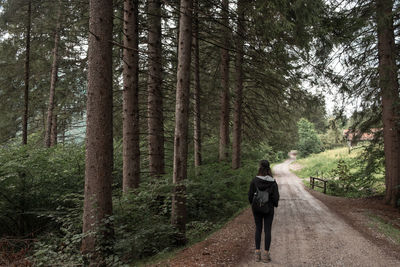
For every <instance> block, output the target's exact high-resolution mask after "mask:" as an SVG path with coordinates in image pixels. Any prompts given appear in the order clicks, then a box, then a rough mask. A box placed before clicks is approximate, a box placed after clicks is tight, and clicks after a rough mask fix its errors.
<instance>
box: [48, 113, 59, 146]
mask: <svg viewBox="0 0 400 267" xmlns="http://www.w3.org/2000/svg"><path fill="white" fill-rule="evenodd" d="M57 134H58V132H57V113H53V118H52V122H51V136H50V146H55V145H57Z"/></svg>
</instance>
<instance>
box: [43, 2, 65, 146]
mask: <svg viewBox="0 0 400 267" xmlns="http://www.w3.org/2000/svg"><path fill="white" fill-rule="evenodd" d="M57 13H58V15H57V25H56V32H55V35H54V48H53V64H52V65H51V78H50V93H49V106H48V109H47V124H46V134H45V138H44V143H45V146H46V147H50V146H51V129H52V123H53V111H54V106H55V102H54V98H55V92H56V82H57V76H58V44H59V42H60V28H61V22H60V17H61V2H60V1H59V2H58V11H57Z"/></svg>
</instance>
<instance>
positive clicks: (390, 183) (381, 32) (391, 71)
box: [376, 0, 400, 206]
mask: <svg viewBox="0 0 400 267" xmlns="http://www.w3.org/2000/svg"><path fill="white" fill-rule="evenodd" d="M376 8H377V14H376V17H377V25H378V56H379V67H378V69H379V86H380V88H381V97H382V113H383V139H384V151H385V182H386V195H385V201H386V203H388V204H390V205H392V206H396V204H397V201H398V200H399V199H400V128H399V126H398V123H399V108H398V104H399V83H398V79H397V66H396V47H395V41H394V29H393V13H392V8H393V1H392V0H376Z"/></svg>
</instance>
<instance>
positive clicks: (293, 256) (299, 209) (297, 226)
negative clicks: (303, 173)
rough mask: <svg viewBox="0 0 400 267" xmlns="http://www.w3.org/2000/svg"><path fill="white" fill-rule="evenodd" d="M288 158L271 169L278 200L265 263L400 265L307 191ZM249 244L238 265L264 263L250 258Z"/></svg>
mask: <svg viewBox="0 0 400 267" xmlns="http://www.w3.org/2000/svg"><path fill="white" fill-rule="evenodd" d="M292 161H293V159H291V160H287V161H285V162H284V163H282V164H279V165H277V166H275V168H274V176H275V178H276V180H277V182H278V185H279V192H280V195H281V199H280V201H279V207H278V208H277V209H276V210H275V219H274V222H273V226H272V242H271V250H270V251H271V257H272V262H271V263H269V264H268V265H269V266H400V261H398V260H397V259H395V258H392V257H390V256H388V255H386V253H385V252H384V251H383V250H382V249H381V248H380V247H378V246H377V245H375V244H373V243H371V242H370V241H369V240H367V239H366V238H365V237H364V236H363V235H362V234H361V233H359V232H358V231H356V230H355V229H353V228H352V227H351V226H349V225H348V224H347V223H345V221H344V220H343V219H342V218H340V217H338V216H337V215H336V214H335V213H333V212H332V211H331V210H329V209H328V208H327V207H326V206H325V205H324V204H323V203H322V202H321V201H319V200H317V199H316V198H314V197H313V196H312V195H311V194H310V193H309V192H307V191H306V190H305V188H304V186H303V184H302V181H301V180H300V179H299V178H298V177H297V176H296V175H294V174H293V173H291V172H290V170H289V165H290V163H291V162H292ZM253 246H254V245H253ZM253 246H250V247H249V249H248V250H247V253H246V255H248V256H247V257H246V258H245V259H244V260H243V261H242V262H241V263H240V264H239V266H265V265H266V264H265V263H264V264H261V263H256V262H255V261H254V260H253ZM262 249H263V246H262Z"/></svg>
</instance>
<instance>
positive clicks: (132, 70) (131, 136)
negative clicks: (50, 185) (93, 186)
mask: <svg viewBox="0 0 400 267" xmlns="http://www.w3.org/2000/svg"><path fill="white" fill-rule="evenodd" d="M138 10H139V1H138V0H125V1H124V26H123V28H124V47H125V48H124V51H123V61H124V72H123V78H124V91H123V181H122V190H123V192H125V193H126V192H127V191H129V190H130V189H132V188H137V187H139V182H140V149H139V52H138V48H139V29H138V26H139V24H138V21H139V19H138V16H139V13H138Z"/></svg>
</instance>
